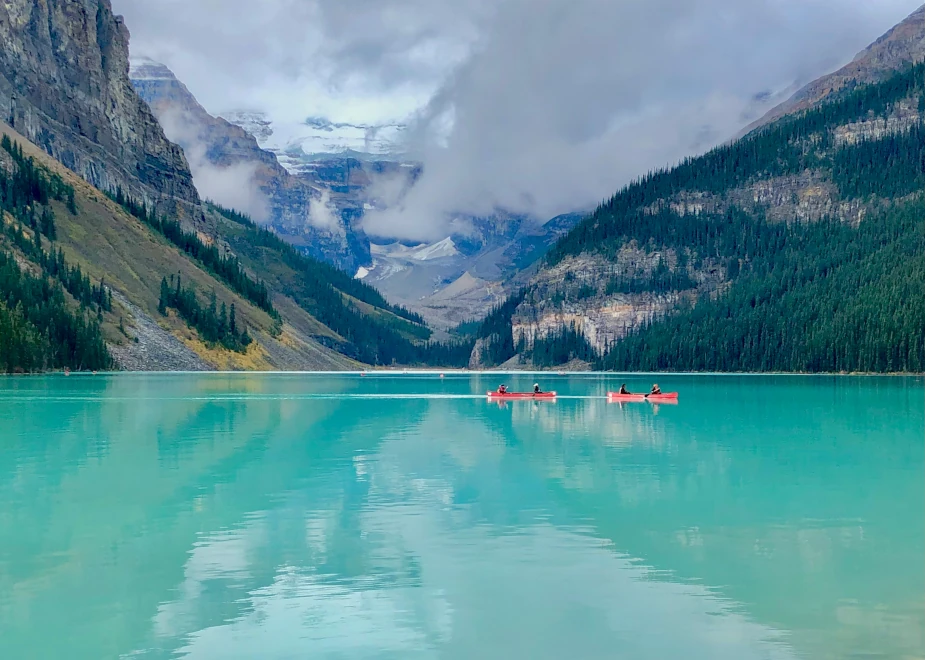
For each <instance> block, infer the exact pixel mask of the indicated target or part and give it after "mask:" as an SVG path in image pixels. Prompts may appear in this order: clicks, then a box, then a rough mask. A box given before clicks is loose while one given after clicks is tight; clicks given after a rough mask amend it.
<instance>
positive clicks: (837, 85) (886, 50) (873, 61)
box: [743, 5, 925, 134]
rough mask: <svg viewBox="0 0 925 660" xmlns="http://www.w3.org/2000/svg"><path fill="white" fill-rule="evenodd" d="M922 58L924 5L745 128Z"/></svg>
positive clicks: (924, 23) (796, 109) (924, 21)
mask: <svg viewBox="0 0 925 660" xmlns="http://www.w3.org/2000/svg"><path fill="white" fill-rule="evenodd" d="M923 59H925V5H922V6H921V7H919V8H918V9H917V10H916V11H914V12H913V13H912V14H910V15H909V17H908V18H906V19H905V20H904V21H902V22H901V23H899V24H897V25H896V26H894V27H893V28H892V29H891V30H889V31H888V32H887V33H886V34H884V35H883V36H882V37H880V38H879V39H877V40H876V41H875V42H874V43H872V44H871V45H870V46H868V47H867V48H865V49H864V50H863V51H861V52H860V53H858V55H857V56H856V57H855V58H854V59H853V60H852V61H851V62H850V63H848V64H846V65H845V66H843V67H842V68H841V69H839V70H838V71H835V72H833V73H830V74H828V75H825V76H822V77H821V78H818V79H816V80H814V81H813V82H811V83H809V84H808V85H806V86H805V87H803V88H802V89H800V90H799V91H797V92H796V94H794V95H793V96H792V97H791V98H789V99H787V100H786V101H784V102H783V103H781V104H780V105H778V106H777V107H775V108H772V109H771V110H769V111H768V113H767V114H766V115H764V117H762V118H761V119H759V120H758V121H756V122H755V123H754V124H752V125H750V126H749V127H748V128H746V129H745V131H744V132H743V134H744V133H748V132H749V131H752V130H754V129H756V128H759V127H761V126H764V125H766V124H769V123H771V122H773V121H774V120H775V119H779V118H780V117H783V116H784V115H787V114H790V113H794V112H799V111H800V110H806V109H807V108H811V107H814V106H816V105H818V104H819V103H821V102H823V101H824V100H826V99H827V98H829V97H830V96H832V95H833V94H837V93H838V92H840V91H842V90H844V89H845V88H847V87H850V86H852V85H855V84H857V83H874V82H878V81H880V80H883V79H884V78H886V77H887V76H889V75H891V74H893V73H894V72H896V71H897V70H898V69H900V68H901V67H904V66H907V65H908V64H909V63H910V62H921V61H922V60H923Z"/></svg>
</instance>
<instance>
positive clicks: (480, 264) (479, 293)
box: [358, 213, 582, 328]
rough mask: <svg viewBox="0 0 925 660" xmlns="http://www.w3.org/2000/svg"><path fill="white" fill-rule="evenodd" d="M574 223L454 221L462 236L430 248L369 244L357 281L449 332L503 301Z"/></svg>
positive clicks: (505, 218)
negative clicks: (365, 263)
mask: <svg viewBox="0 0 925 660" xmlns="http://www.w3.org/2000/svg"><path fill="white" fill-rule="evenodd" d="M581 217H582V216H581V215H580V214H577V213H572V214H565V215H562V216H558V217H556V218H553V219H552V220H549V221H548V222H545V223H541V222H538V221H537V220H535V219H533V218H530V217H525V216H514V215H509V214H496V215H495V216H492V217H487V218H486V217H466V218H460V220H462V221H464V222H463V224H464V226H465V229H460V230H459V231H458V232H454V233H452V234H450V235H449V236H447V237H445V238H443V239H442V240H439V241H436V242H433V243H420V244H416V245H412V246H408V245H405V244H403V243H400V242H394V243H391V244H388V243H373V244H372V264H371V265H370V266H369V267H367V268H363V269H362V271H361V272H360V273H359V274H358V275H359V276H362V277H363V279H364V281H366V282H368V283H370V284H372V285H373V286H375V287H376V288H377V289H379V290H381V291H382V292H383V293H384V294H385V295H386V296H387V297H388V298H389V299H390V300H393V301H395V302H396V303H399V304H401V305H404V306H405V307H408V308H409V309H413V310H414V311H416V312H418V313H420V314H421V315H422V316H423V317H424V318H425V319H426V320H427V322H428V323H429V324H431V325H432V326H434V327H435V328H449V327H451V326H455V325H458V324H459V323H463V322H465V321H469V320H471V319H474V318H478V317H480V316H483V315H484V312H485V310H486V309H489V308H490V307H492V306H493V305H496V304H498V303H499V302H501V301H503V300H504V298H505V296H506V295H507V294H508V293H510V292H511V291H512V290H513V289H515V288H516V287H517V286H518V285H519V283H520V282H521V281H522V280H523V278H524V277H525V275H526V274H527V273H529V269H530V267H531V266H532V265H533V264H535V263H536V261H537V260H538V259H540V258H541V257H542V256H543V254H545V252H546V251H547V250H548V249H549V248H550V247H551V246H552V245H553V244H554V243H555V242H556V240H557V239H558V238H560V237H561V236H563V235H564V234H565V233H566V232H567V231H568V230H569V229H571V228H572V227H573V226H574V225H575V224H577V222H578V221H579V220H580V219H581Z"/></svg>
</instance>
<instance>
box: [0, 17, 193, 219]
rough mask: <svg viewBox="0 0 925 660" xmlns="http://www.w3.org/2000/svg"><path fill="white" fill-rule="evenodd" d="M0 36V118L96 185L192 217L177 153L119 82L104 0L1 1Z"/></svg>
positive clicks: (123, 57)
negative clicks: (1, 44)
mask: <svg viewBox="0 0 925 660" xmlns="http://www.w3.org/2000/svg"><path fill="white" fill-rule="evenodd" d="M0 39H2V41H3V48H2V49H0V119H3V120H4V121H6V122H8V123H9V124H10V125H11V126H12V127H14V128H15V129H16V130H17V131H18V132H20V133H21V134H22V135H24V136H25V137H27V138H28V139H29V140H31V141H32V142H34V143H35V144H38V145H40V146H41V147H42V148H43V149H44V150H45V151H47V152H48V153H49V154H51V155H52V156H53V157H54V158H55V159H56V160H58V161H59V162H61V163H63V164H64V165H66V166H67V167H68V168H69V169H71V170H72V171H74V172H76V173H78V174H79V175H80V176H82V177H83V178H84V179H86V180H87V181H88V182H90V183H91V184H92V185H94V186H96V187H97V188H101V189H104V190H111V189H115V188H116V187H117V186H121V187H122V188H123V189H124V190H127V191H131V193H132V194H133V196H134V197H136V198H138V199H144V200H145V201H146V202H148V203H149V204H154V205H156V206H157V207H158V209H160V210H161V211H163V212H165V213H170V214H172V215H176V216H179V217H181V218H184V219H185V220H187V221H192V222H197V221H198V220H199V219H200V218H201V208H200V205H199V195H198V194H197V191H196V188H195V187H194V186H193V180H192V176H191V174H190V170H189V167H188V164H187V162H186V159H185V157H184V155H183V152H182V151H181V150H180V149H179V148H178V147H177V146H176V145H174V144H172V143H171V142H170V141H168V140H167V138H166V137H165V136H164V132H163V130H162V129H161V127H160V125H159V124H158V122H157V120H156V119H155V118H154V115H153V114H152V113H151V111H150V110H149V108H148V106H147V105H146V104H145V103H143V102H142V101H141V100H140V99H139V98H138V96H137V95H136V94H135V91H134V90H133V88H132V85H131V83H130V82H129V79H128V39H129V33H128V30H127V28H126V27H125V25H124V23H123V22H122V20H121V18H120V17H118V16H114V15H113V13H112V8H111V5H110V2H109V0H41V1H39V2H36V1H35V0H8V1H7V2H4V3H2V5H0Z"/></svg>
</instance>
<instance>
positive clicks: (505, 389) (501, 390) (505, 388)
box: [498, 385, 507, 394]
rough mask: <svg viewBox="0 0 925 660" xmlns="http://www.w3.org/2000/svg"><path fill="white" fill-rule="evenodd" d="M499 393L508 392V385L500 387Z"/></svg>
mask: <svg viewBox="0 0 925 660" xmlns="http://www.w3.org/2000/svg"><path fill="white" fill-rule="evenodd" d="M498 394H507V385H502V386H501V387H499V388H498Z"/></svg>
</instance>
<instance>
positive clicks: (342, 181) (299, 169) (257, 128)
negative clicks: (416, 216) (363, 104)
mask: <svg viewBox="0 0 925 660" xmlns="http://www.w3.org/2000/svg"><path fill="white" fill-rule="evenodd" d="M130 77H131V80H132V84H133V85H134V87H135V89H136V91H137V92H138V94H139V96H141V98H142V99H144V100H145V101H146V102H147V103H148V105H149V106H150V107H151V109H152V110H153V111H154V114H155V116H157V117H158V119H159V121H160V122H161V124H162V125H163V126H164V128H165V131H166V132H167V135H168V137H169V138H171V139H172V140H174V141H176V142H177V143H178V144H180V146H181V147H183V149H184V151H185V152H186V155H187V158H188V159H189V160H190V163H191V167H192V169H193V175H194V181H195V182H196V185H197V186H198V187H200V188H202V190H201V191H200V192H202V194H203V195H204V196H205V197H211V198H213V199H216V200H217V201H220V202H222V203H224V204H225V205H226V206H235V207H236V208H238V209H239V210H243V211H248V212H250V214H251V215H252V216H254V217H255V219H257V220H260V221H262V222H265V223H266V224H267V225H269V226H270V227H272V228H273V229H274V230H275V231H277V232H278V233H279V235H280V236H282V237H283V238H285V239H286V240H287V241H289V242H291V243H292V244H293V245H295V246H296V247H298V248H299V249H300V250H303V251H305V252H306V253H308V254H310V255H312V256H315V257H318V258H320V259H324V260H326V261H329V262H331V263H333V264H336V265H337V266H340V267H341V268H343V269H345V270H347V271H348V272H350V273H352V274H355V275H356V276H357V277H359V278H362V279H364V280H365V281H366V282H369V283H370V284H372V285H373V286H375V287H377V288H379V289H380V290H382V292H383V293H384V294H386V296H387V297H388V298H390V299H391V300H393V301H395V302H399V303H401V304H404V305H407V306H408V307H411V308H412V309H415V310H417V311H420V312H421V313H422V314H424V315H425V316H426V317H427V318H428V320H430V321H431V322H432V323H433V324H434V325H435V326H436V327H449V326H450V325H453V324H455V323H458V322H459V321H463V320H467V319H470V318H473V317H475V316H479V315H481V314H483V313H484V312H485V310H486V309H487V308H488V307H490V306H491V305H493V304H495V303H497V302H499V301H500V300H501V299H502V298H503V295H504V293H505V291H506V290H507V288H508V287H509V286H512V281H513V278H514V276H515V275H516V273H518V272H519V271H521V270H522V269H523V268H525V267H526V266H528V265H529V264H531V263H533V262H534V261H536V259H538V258H539V257H540V256H541V255H542V254H543V253H544V252H545V251H546V249H547V248H548V247H549V245H551V244H552V243H553V242H554V241H555V240H556V238H558V237H559V236H560V235H561V234H562V233H564V231H565V230H567V229H568V228H569V227H571V226H573V225H574V224H575V222H577V220H578V217H579V216H577V215H574V214H573V215H568V216H562V217H560V218H556V219H553V220H551V221H549V222H547V223H545V224H544V223H542V222H540V221H539V220H538V219H536V218H525V217H519V216H510V215H505V214H497V215H495V216H492V217H489V218H478V217H470V216H465V217H462V216H461V217H460V218H458V220H459V226H458V227H457V228H456V229H455V230H454V232H453V233H451V235H449V236H446V237H444V238H443V239H442V240H439V241H435V242H433V243H421V244H415V245H408V244H407V243H402V242H399V241H396V240H395V239H390V238H389V237H379V238H377V239H376V241H375V242H374V243H373V242H371V241H370V238H369V237H368V236H367V235H366V234H365V233H364V231H363V230H362V220H363V217H364V215H365V214H366V213H367V212H369V211H370V210H372V209H380V210H381V209H385V208H387V207H388V199H390V198H391V194H383V191H382V186H381V185H380V186H377V183H379V184H381V183H382V182H383V181H388V182H392V183H397V184H400V185H403V186H408V187H410V186H413V185H415V183H416V181H417V180H418V177H419V176H420V175H421V173H422V171H423V170H422V165H421V164H419V163H412V162H405V161H402V160H401V159H400V156H399V155H398V154H397V153H396V151H397V150H396V148H395V145H396V144H398V139H399V138H398V136H400V134H401V131H402V130H403V127H402V126H400V125H398V124H393V125H388V126H360V125H355V124H343V123H340V124H337V123H333V122H329V121H327V120H324V119H319V118H313V119H310V120H306V121H305V122H302V123H299V124H298V125H295V126H289V125H279V124H277V123H275V122H273V121H272V120H271V119H270V118H269V117H267V116H266V115H264V114H262V113H259V112H239V113H227V114H226V115H225V117H215V116H212V115H210V114H209V113H208V112H207V111H206V110H205V109H204V108H203V107H202V106H201V105H200V104H199V102H198V101H197V100H196V99H195V97H194V96H193V95H192V93H191V92H190V91H189V89H187V88H186V86H185V85H183V83H182V82H180V81H179V80H178V79H177V78H176V77H175V76H174V74H173V73H172V72H171V71H170V69H169V68H167V67H166V66H164V65H162V64H159V63H157V62H154V61H151V60H140V59H138V60H133V62H132V66H131V76H130ZM206 184H211V185H212V186H214V189H215V192H210V191H209V190H207V189H206V188H205V185H206ZM249 188H252V189H253V190H252V191H251V192H253V193H255V194H254V199H253V200H251V201H257V202H262V205H263V206H264V207H265V213H264V214H263V217H258V216H256V215H255V214H254V213H253V212H252V211H249V209H247V208H246V207H244V208H241V206H240V204H235V203H234V202H233V200H231V201H225V200H224V199H223V198H222V197H220V196H219V193H224V194H225V195H228V194H231V193H234V194H235V195H237V194H239V193H241V192H247V191H248V189H249Z"/></svg>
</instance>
